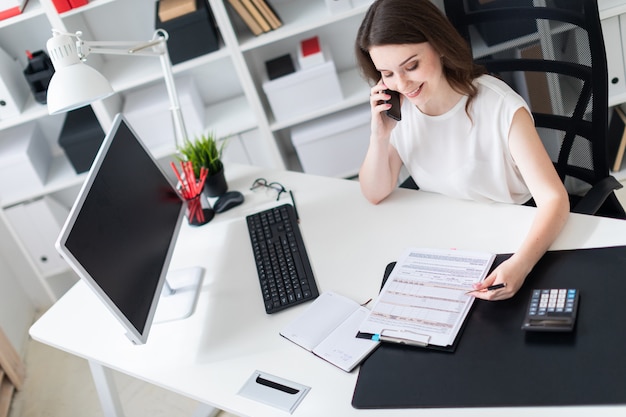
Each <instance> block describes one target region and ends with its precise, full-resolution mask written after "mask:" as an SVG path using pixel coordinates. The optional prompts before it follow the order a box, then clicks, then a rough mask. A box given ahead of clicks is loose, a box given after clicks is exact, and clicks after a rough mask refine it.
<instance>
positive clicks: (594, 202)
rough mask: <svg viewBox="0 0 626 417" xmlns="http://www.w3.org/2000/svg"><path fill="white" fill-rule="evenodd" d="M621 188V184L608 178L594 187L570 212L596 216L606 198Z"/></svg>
mask: <svg viewBox="0 0 626 417" xmlns="http://www.w3.org/2000/svg"><path fill="white" fill-rule="evenodd" d="M620 188H622V184H621V183H620V182H619V181H618V180H616V179H615V177H613V176H610V175H609V176H608V177H606V178H604V179H602V181H600V182H598V183H597V184H596V185H594V186H593V187H592V188H591V189H590V190H589V191H588V192H587V194H585V196H584V197H583V198H582V199H581V200H580V201H579V202H578V203H577V204H576V206H574V207H573V208H572V209H571V211H572V212H573V213H581V214H592V215H593V214H596V213H597V212H598V210H599V209H600V207H601V206H602V204H604V201H605V200H606V199H607V197H608V196H609V195H610V194H611V193H612V192H613V191H614V190H618V189H620Z"/></svg>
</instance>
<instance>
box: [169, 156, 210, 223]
mask: <svg viewBox="0 0 626 417" xmlns="http://www.w3.org/2000/svg"><path fill="white" fill-rule="evenodd" d="M170 165H171V166H172V169H173V170H174V173H175V174H176V178H178V181H179V184H180V187H179V188H178V191H179V193H180V195H181V197H182V198H183V200H185V203H186V204H187V220H188V221H189V224H191V225H193V226H200V225H203V224H206V223H208V222H209V221H210V220H211V219H212V218H213V216H214V215H215V211H213V209H212V208H211V207H210V206H209V205H208V200H207V199H206V197H205V196H204V195H203V193H202V190H203V189H204V182H205V180H206V177H207V175H208V173H209V171H208V170H207V169H206V168H205V167H202V168H201V169H200V179H199V180H197V179H196V175H195V173H194V171H193V166H192V164H191V162H189V161H185V162H181V163H180V167H181V170H182V172H183V174H184V175H181V173H180V172H179V171H178V169H177V168H176V165H175V164H174V163H173V162H172V163H171V164H170ZM204 203H206V206H205V204H204Z"/></svg>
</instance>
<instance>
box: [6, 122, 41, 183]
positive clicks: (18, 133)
mask: <svg viewBox="0 0 626 417" xmlns="http://www.w3.org/2000/svg"><path fill="white" fill-rule="evenodd" d="M51 160H52V154H51V150H50V144H49V143H48V141H47V139H46V138H45V137H44V135H43V133H42V131H41V129H40V128H39V125H37V123H34V122H33V123H26V124H22V125H19V126H17V127H13V128H10V129H6V130H3V131H2V132H0V195H8V194H12V193H14V192H19V191H20V190H22V189H24V188H27V187H32V186H33V185H38V186H41V185H44V184H45V183H46V179H47V177H48V171H49V169H50V163H51Z"/></svg>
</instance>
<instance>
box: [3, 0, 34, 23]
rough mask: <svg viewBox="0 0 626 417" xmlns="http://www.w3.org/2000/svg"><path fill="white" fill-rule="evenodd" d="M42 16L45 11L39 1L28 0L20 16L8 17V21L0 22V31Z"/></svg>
mask: <svg viewBox="0 0 626 417" xmlns="http://www.w3.org/2000/svg"><path fill="white" fill-rule="evenodd" d="M43 14H45V11H44V10H43V8H42V7H41V4H40V3H39V0H29V1H28V2H27V3H26V7H24V10H22V13H21V14H19V15H17V16H13V17H10V18H8V19H4V20H0V29H2V28H4V27H7V26H11V25H15V24H17V23H20V22H23V21H25V20H28V19H31V18H33V17H36V16H41V15H43Z"/></svg>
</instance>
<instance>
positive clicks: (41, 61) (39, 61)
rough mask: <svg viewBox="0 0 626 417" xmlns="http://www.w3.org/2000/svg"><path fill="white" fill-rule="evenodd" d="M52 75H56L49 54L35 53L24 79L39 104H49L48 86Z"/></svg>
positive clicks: (29, 62) (29, 61)
mask: <svg viewBox="0 0 626 417" xmlns="http://www.w3.org/2000/svg"><path fill="white" fill-rule="evenodd" d="M52 75H54V66H53V65H52V61H51V60H50V57H49V56H48V54H46V53H45V52H44V51H36V52H33V54H32V58H30V59H29V60H28V66H27V67H26V68H25V69H24V77H26V81H28V85H29V86H30V91H31V92H32V93H33V96H35V101H36V102H37V103H40V104H46V103H47V102H48V84H50V79H51V78H52Z"/></svg>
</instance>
